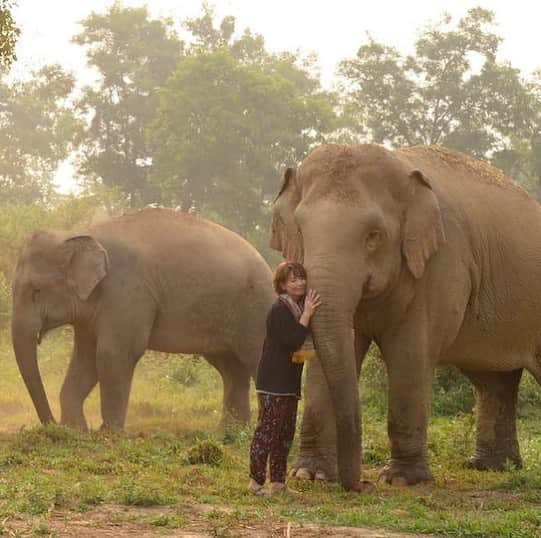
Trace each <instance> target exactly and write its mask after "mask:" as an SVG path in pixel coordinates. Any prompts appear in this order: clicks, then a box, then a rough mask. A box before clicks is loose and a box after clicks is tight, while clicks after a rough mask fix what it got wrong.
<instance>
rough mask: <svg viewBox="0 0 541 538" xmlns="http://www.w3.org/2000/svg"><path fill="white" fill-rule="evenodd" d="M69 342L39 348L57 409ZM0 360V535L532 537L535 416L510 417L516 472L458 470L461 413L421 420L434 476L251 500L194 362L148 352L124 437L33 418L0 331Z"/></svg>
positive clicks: (236, 446) (203, 372)
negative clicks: (518, 450) (65, 522)
mask: <svg viewBox="0 0 541 538" xmlns="http://www.w3.org/2000/svg"><path fill="white" fill-rule="evenodd" d="M67 340H69V332H63V333H59V334H58V335H56V336H52V337H51V338H49V339H47V340H46V341H45V342H44V343H43V344H42V348H43V349H42V350H41V352H40V367H41V370H42V372H43V374H44V379H45V384H46V387H47V391H48V394H49V395H50V400H51V403H52V405H53V409H55V411H56V413H57V415H58V408H57V404H58V396H57V395H58V391H59V388H60V385H61V381H62V377H63V375H64V371H65V368H66V365H67V360H68V357H69V347H68V345H67ZM0 367H1V371H2V372H3V382H2V394H0V428H1V430H2V432H3V433H1V434H0V535H6V536H56V534H55V532H56V531H55V528H56V527H55V524H53V523H55V521H57V519H58V517H59V514H61V515H62V517H65V518H68V519H69V518H76V517H80V518H90V520H92V518H96V517H98V516H97V515H96V514H99V517H100V518H101V519H100V521H101V520H102V519H103V518H105V520H107V521H117V522H120V523H119V524H120V525H139V526H144V527H145V528H146V529H155V530H156V532H157V533H159V532H160V530H167V529H180V528H190V525H191V526H193V525H197V526H198V528H199V529H202V530H203V531H204V532H207V533H210V534H211V535H214V536H235V535H236V534H235V533H236V532H237V531H236V529H239V528H241V527H248V528H251V527H254V528H256V527H257V528H268V527H269V526H272V525H273V524H277V523H279V522H285V521H287V522H303V523H308V522H310V523H318V524H329V525H342V526H349V527H376V528H383V529H387V530H394V531H404V532H419V533H431V534H435V535H441V536H452V537H507V538H534V537H539V536H540V535H541V510H540V509H539V505H540V504H541V458H540V456H541V424H540V423H539V421H538V419H536V416H535V415H534V414H533V413H529V414H527V416H526V418H523V419H521V421H520V423H519V431H520V439H521V447H522V455H523V458H524V463H525V465H524V468H523V469H521V470H519V471H515V470H511V469H509V470H507V471H504V472H501V473H490V472H489V473H480V472H477V471H472V470H467V469H465V468H463V466H462V464H463V462H464V461H465V460H466V459H467V457H468V456H469V455H470V453H471V451H472V448H473V444H474V436H475V427H474V420H473V417H472V415H471V414H470V413H465V414H462V415H457V416H454V417H449V418H442V417H436V418H434V419H433V420H432V421H431V424H430V430H429V440H430V441H429V458H430V465H431V469H432V471H433V473H434V475H435V477H436V481H435V482H434V483H432V484H429V485H421V486H416V487H410V488H392V487H389V486H386V485H379V486H378V489H377V492H376V493H375V494H374V495H369V496H359V495H357V494H354V493H348V492H344V491H343V490H342V489H341V488H340V487H339V486H338V485H337V484H333V483H323V482H310V481H309V482H305V481H296V480H291V482H290V486H291V487H292V488H293V489H294V490H296V491H297V492H298V494H297V495H295V496H294V497H293V498H287V497H275V498H266V497H254V496H253V495H250V494H249V493H247V492H246V489H245V488H246V483H247V466H248V450H249V444H250V440H251V433H252V430H251V428H238V429H237V430H236V431H234V432H233V433H232V434H231V435H230V436H229V439H228V441H229V442H228V443H227V444H225V445H224V444H223V442H222V441H223V436H222V434H221V432H220V431H219V429H218V422H219V419H220V415H221V381H220V378H219V376H218V374H217V373H215V372H214V371H213V369H212V368H211V367H210V366H208V365H207V364H206V363H205V362H204V361H199V360H197V359H194V358H184V359H182V358H179V357H164V356H161V355H157V354H149V355H148V356H146V357H145V358H144V359H143V360H142V362H141V364H140V365H139V366H138V368H137V371H136V378H135V380H134V385H133V389H132V399H131V403H130V413H129V416H128V425H127V429H126V432H125V433H122V434H120V433H116V434H112V433H98V432H92V433H89V434H80V433H78V432H76V431H73V430H70V429H67V428H64V427H62V426H56V425H50V426H46V427H41V426H38V425H37V421H36V418H35V413H34V410H33V408H32V406H31V403H30V400H29V398H28V396H27V394H26V391H25V390H24V388H23V386H22V382H21V380H20V378H19V375H18V372H17V369H16V366H15V362H14V359H13V357H12V356H11V351H10V349H9V346H8V343H7V341H6V340H4V341H2V342H0ZM365 408H366V407H365ZM98 409H99V407H98V400H97V395H96V394H92V395H91V397H90V399H89V402H88V405H87V408H86V412H87V416H88V417H89V422H90V424H91V425H92V426H93V427H94V428H97V427H98V426H99V412H98ZM538 416H539V415H537V417H538ZM363 422H364V429H363V431H364V439H363V446H364V455H363V461H364V470H365V475H366V476H367V477H368V478H371V479H375V478H376V477H377V473H378V470H379V469H380V468H381V465H382V464H383V463H384V462H385V460H386V458H387V456H388V441H387V436H386V425H385V421H384V419H383V418H382V417H380V416H379V415H378V414H377V413H374V414H371V413H365V415H364V417H363ZM295 451H296V447H295V448H294V450H293V454H294V453H295Z"/></svg>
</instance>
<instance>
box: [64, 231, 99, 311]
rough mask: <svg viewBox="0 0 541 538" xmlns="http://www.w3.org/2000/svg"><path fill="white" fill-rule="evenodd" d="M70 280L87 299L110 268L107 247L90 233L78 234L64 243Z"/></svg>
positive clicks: (79, 293)
mask: <svg viewBox="0 0 541 538" xmlns="http://www.w3.org/2000/svg"><path fill="white" fill-rule="evenodd" d="M62 251H63V254H64V263H65V270H66V273H67V277H68V282H69V283H70V285H71V286H72V287H73V288H74V289H75V292H76V293H77V295H78V297H79V298H80V299H81V300H83V301H86V300H87V299H88V298H89V297H90V294H91V293H92V292H93V291H94V288H95V287H96V286H97V285H98V284H99V283H100V282H101V281H102V280H103V278H104V277H105V275H106V274H107V272H108V270H109V256H108V254H107V251H106V250H105V248H104V247H103V246H102V245H101V244H100V243H99V242H98V241H96V240H95V239H94V238H93V237H92V236H90V235H77V236H74V237H70V238H68V239H66V240H65V241H64V242H63V244H62Z"/></svg>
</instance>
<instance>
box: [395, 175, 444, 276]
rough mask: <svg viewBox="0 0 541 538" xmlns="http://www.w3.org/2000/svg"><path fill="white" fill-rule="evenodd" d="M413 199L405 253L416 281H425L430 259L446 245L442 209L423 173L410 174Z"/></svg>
mask: <svg viewBox="0 0 541 538" xmlns="http://www.w3.org/2000/svg"><path fill="white" fill-rule="evenodd" d="M410 180H411V183H412V191H413V195H412V197H411V200H410V203H409V206H408V208H407V209H406V218H405V223H404V231H403V239H402V252H403V253H404V256H405V257H406V262H407V264H408V268H409V270H410V271H411V273H412V274H413V276H414V277H415V278H421V276H423V273H424V271H425V267H426V264H427V262H428V260H429V259H430V257H431V256H432V255H433V254H434V253H435V252H436V251H437V250H438V248H439V247H440V245H442V244H443V243H444V242H445V232H444V229H443V222H442V219H441V211H440V205H439V203H438V199H437V198H436V195H435V194H434V191H433V190H432V185H431V184H430V180H429V179H428V178H427V177H426V176H424V175H423V174H422V173H421V172H420V171H419V170H414V171H413V172H412V173H411V174H410Z"/></svg>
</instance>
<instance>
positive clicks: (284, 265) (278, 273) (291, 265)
mask: <svg viewBox="0 0 541 538" xmlns="http://www.w3.org/2000/svg"><path fill="white" fill-rule="evenodd" d="M290 274H293V275H294V276H297V277H299V278H304V279H305V278H306V269H305V268H304V265H303V264H302V263H298V262H287V261H286V262H280V263H279V264H278V265H277V266H276V269H275V270H274V277H273V279H272V285H273V287H274V291H275V292H276V293H277V294H278V295H280V294H281V293H284V290H283V287H282V286H283V285H284V284H285V283H286V282H287V279H288V278H289V275H290Z"/></svg>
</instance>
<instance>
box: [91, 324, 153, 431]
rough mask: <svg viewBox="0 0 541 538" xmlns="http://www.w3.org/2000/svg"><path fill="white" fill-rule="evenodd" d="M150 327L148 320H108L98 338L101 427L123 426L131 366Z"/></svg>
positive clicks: (146, 340) (133, 368) (144, 347)
mask: <svg viewBox="0 0 541 538" xmlns="http://www.w3.org/2000/svg"><path fill="white" fill-rule="evenodd" d="M151 327H152V324H151V323H145V324H137V325H133V324H129V323H126V322H125V323H124V324H117V325H115V324H110V325H109V326H108V327H107V328H106V329H105V328H104V329H103V331H102V332H101V334H100V336H99V338H98V342H97V353H96V356H97V360H96V365H97V371H98V381H99V383H100V398H101V415H102V420H103V422H102V426H101V429H102V430H103V429H118V430H121V429H123V428H124V424H125V422H126V414H127V410H128V400H129V396H130V390H131V384H132V379H133V374H134V371H135V366H136V364H137V361H138V360H139V359H140V358H141V356H142V355H143V354H144V352H145V350H146V349H147V347H148V340H149V336H150V328H151Z"/></svg>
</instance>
